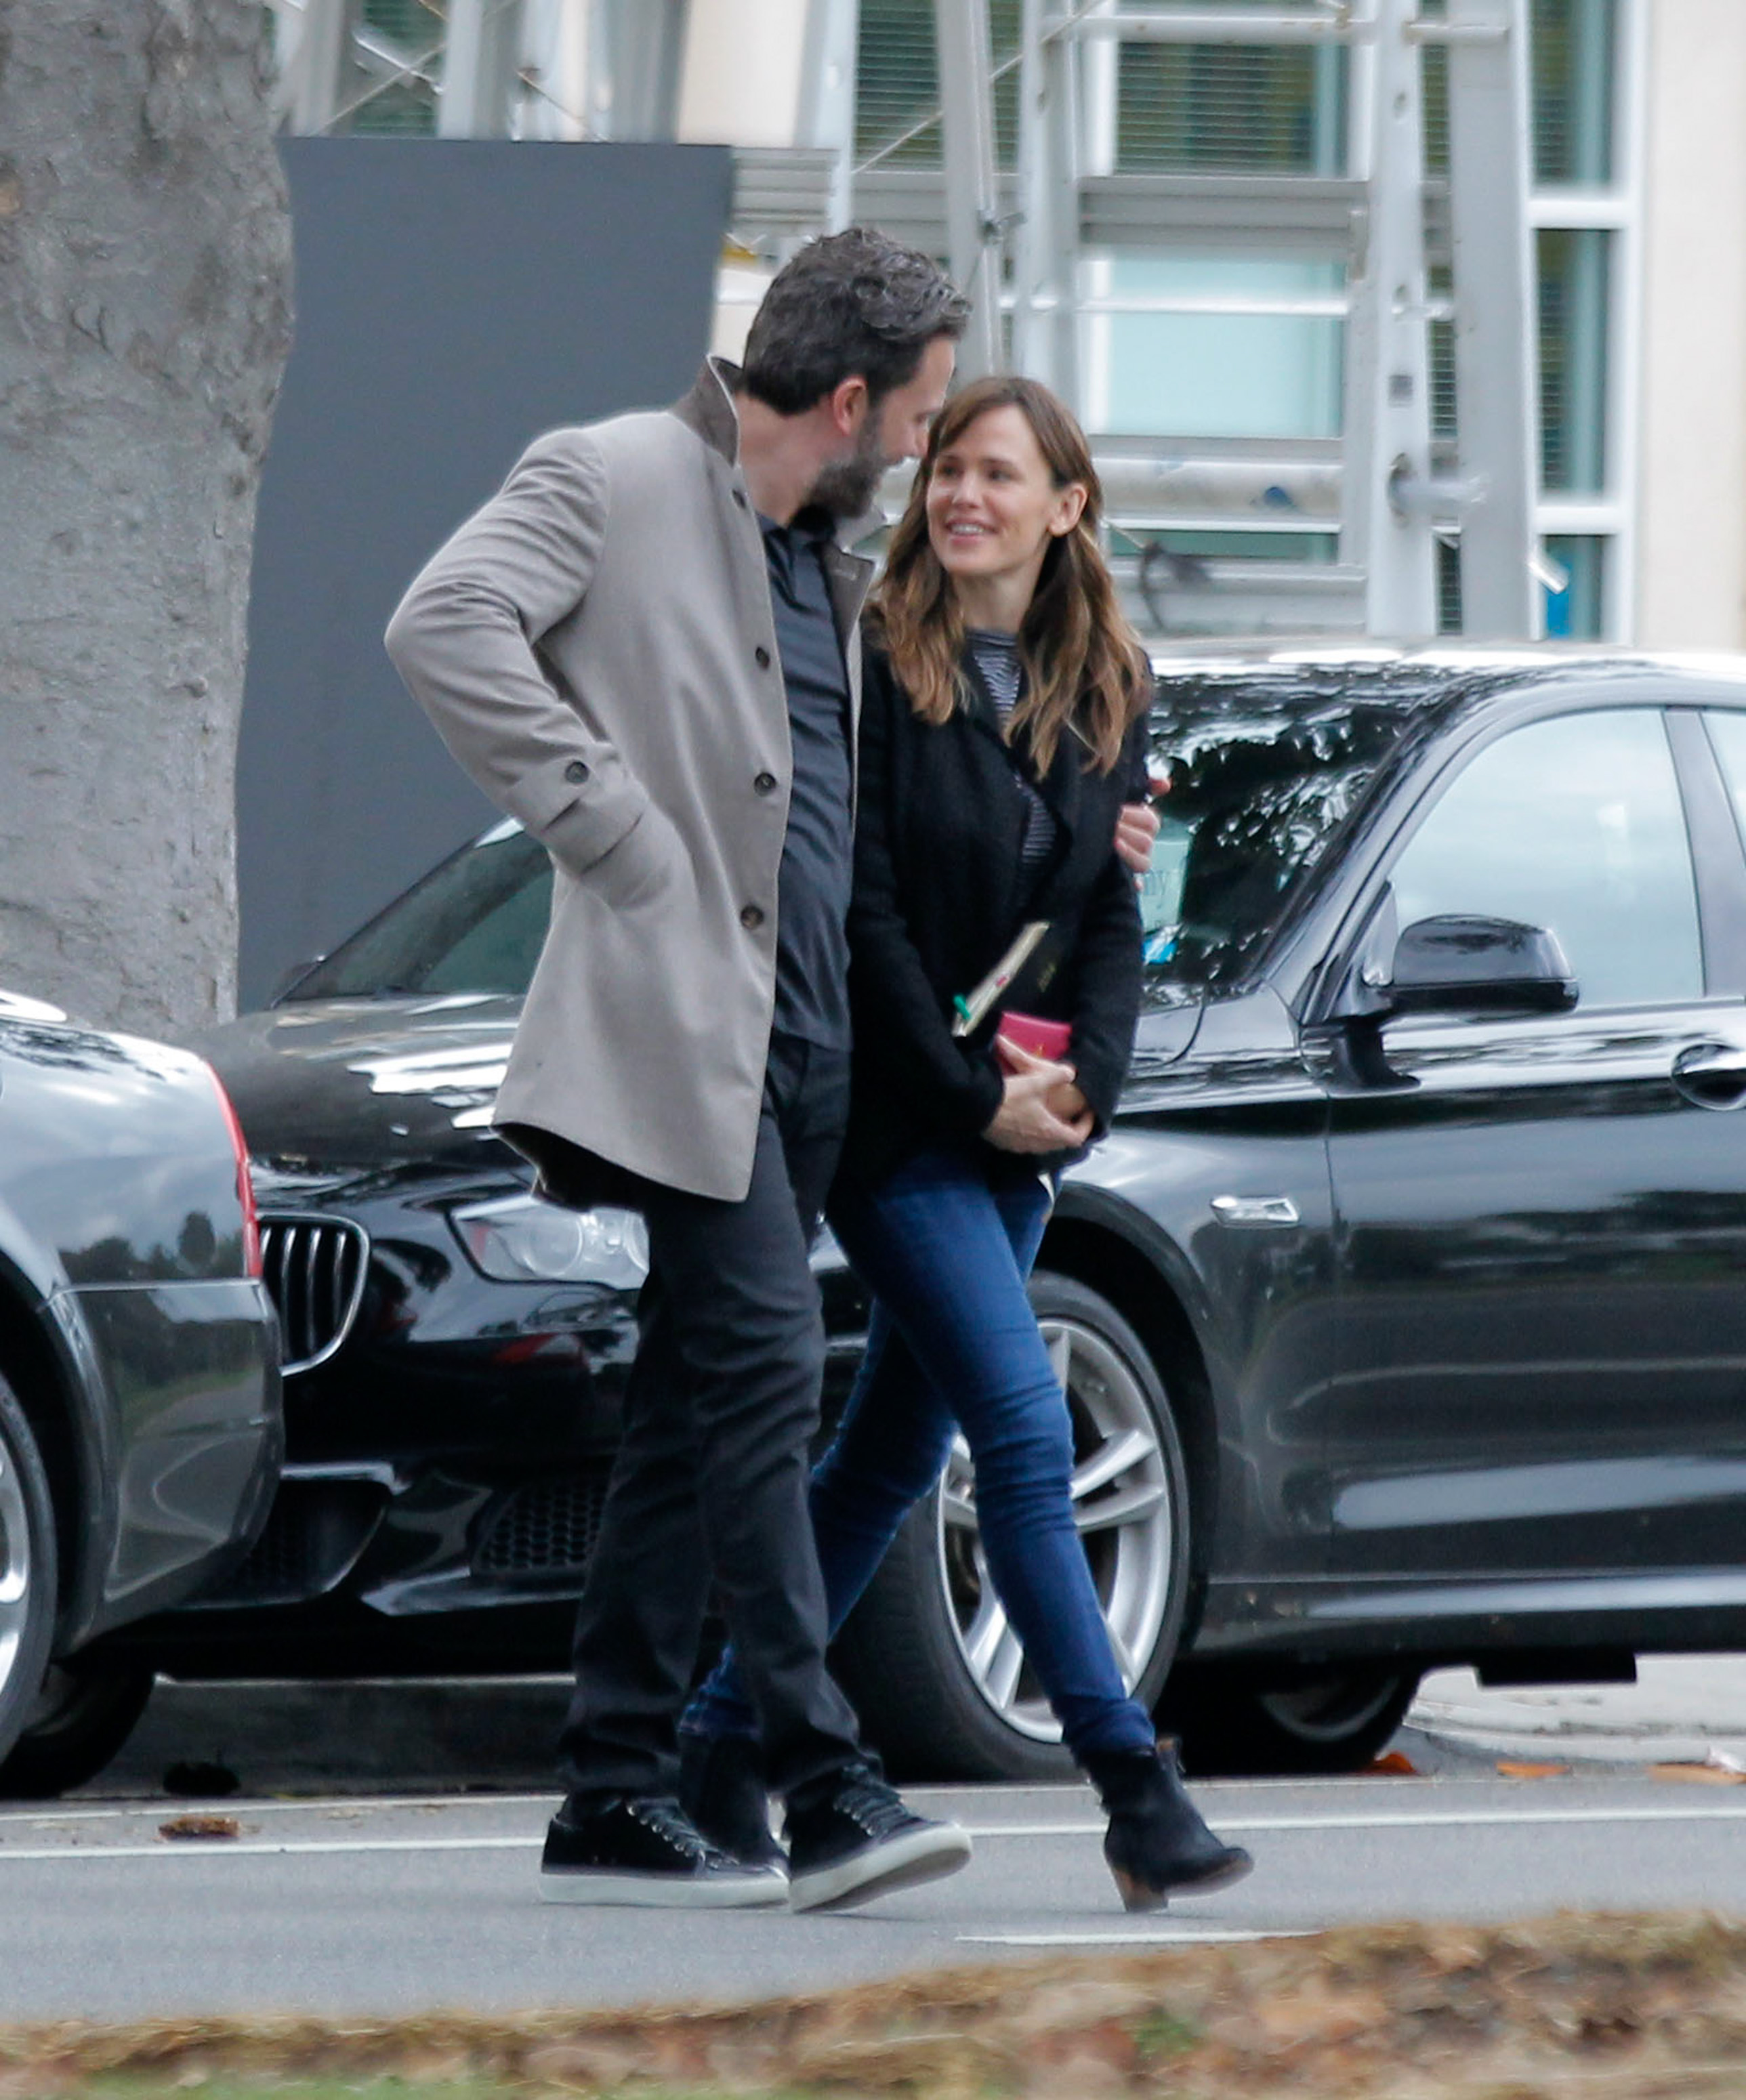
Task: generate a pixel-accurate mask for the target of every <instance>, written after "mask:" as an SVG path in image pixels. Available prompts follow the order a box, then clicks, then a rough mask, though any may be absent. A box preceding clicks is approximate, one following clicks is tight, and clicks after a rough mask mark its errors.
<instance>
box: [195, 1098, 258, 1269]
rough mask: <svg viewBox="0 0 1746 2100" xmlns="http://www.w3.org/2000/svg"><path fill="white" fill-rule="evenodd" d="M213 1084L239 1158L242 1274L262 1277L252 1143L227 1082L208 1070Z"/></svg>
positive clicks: (237, 1170)
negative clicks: (244, 1129)
mask: <svg viewBox="0 0 1746 2100" xmlns="http://www.w3.org/2000/svg"><path fill="white" fill-rule="evenodd" d="M206 1070H207V1072H208V1073H209V1074H210V1076H211V1079H212V1083H213V1085H214V1087H216V1088H217V1090H218V1096H219V1107H220V1108H221V1109H222V1110H223V1111H224V1124H225V1127H226V1129H228V1131H229V1132H230V1142H231V1150H232V1152H233V1153H234V1154H236V1198H237V1201H238V1202H241V1205H242V1271H243V1274H244V1275H245V1276H254V1277H259V1275H260V1274H261V1214H260V1211H259V1207H258V1206H257V1205H256V1203H255V1200H254V1175H253V1173H252V1172H251V1171H250V1167H249V1145H248V1140H246V1139H245V1137H244V1136H243V1134H242V1125H241V1123H239V1122H238V1121H237V1120H236V1110H235V1109H234V1108H233V1107H232V1105H231V1097H230V1096H229V1095H228V1093H226V1092H225V1091H224V1082H223V1080H222V1079H220V1078H219V1075H218V1074H217V1073H216V1072H214V1071H213V1070H212V1067H211V1066H210V1065H208V1066H207V1067H206Z"/></svg>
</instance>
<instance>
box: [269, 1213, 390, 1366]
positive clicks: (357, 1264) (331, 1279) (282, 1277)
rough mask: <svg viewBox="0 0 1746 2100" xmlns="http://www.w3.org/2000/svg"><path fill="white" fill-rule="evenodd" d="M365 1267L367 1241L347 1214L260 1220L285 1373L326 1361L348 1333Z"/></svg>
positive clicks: (359, 1299)
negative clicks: (339, 1216) (327, 1216)
mask: <svg viewBox="0 0 1746 2100" xmlns="http://www.w3.org/2000/svg"><path fill="white" fill-rule="evenodd" d="M261 1266H262V1268H263V1272H264V1277H265V1281H266V1284H267V1290H268V1291H269V1293H270V1294H271V1295H272V1301H273V1304H275V1305H276V1307H277V1308H278V1312H279V1332H280V1335H281V1340H282V1342H283V1344H284V1349H285V1359H284V1362H283V1364H282V1365H281V1370H284V1372H285V1374H286V1375H287V1376H290V1374H292V1373H293V1372H294V1371H307V1370H314V1368H315V1366H316V1365H317V1364H325V1362H326V1361H327V1360H328V1358H329V1357H330V1356H332V1355H333V1353H334V1351H335V1350H336V1349H337V1348H338V1347H339V1345H340V1343H342V1342H343V1341H344V1340H345V1339H346V1337H347V1335H348V1334H350V1332H351V1323H352V1321H354V1320H356V1317H358V1307H359V1305H360V1303H361V1302H362V1299H363V1296H364V1276H365V1270H366V1268H368V1267H369V1239H368V1238H367V1237H365V1232H364V1229H363V1228H362V1226H360V1225H355V1224H352V1222H351V1220H350V1219H349V1218H316V1217H292V1216H286V1215H284V1214H282V1213H281V1214H279V1215H266V1216H263V1218H262V1220H261Z"/></svg>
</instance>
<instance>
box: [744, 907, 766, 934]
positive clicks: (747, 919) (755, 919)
mask: <svg viewBox="0 0 1746 2100" xmlns="http://www.w3.org/2000/svg"><path fill="white" fill-rule="evenodd" d="M763 923H764V915H763V913H762V911H759V910H758V907H757V906H756V905H755V904H748V905H746V906H745V908H744V909H743V910H742V911H741V912H740V924H741V925H742V926H743V927H745V930H746V931H747V933H756V932H757V931H758V928H759V927H760V926H762V924H763Z"/></svg>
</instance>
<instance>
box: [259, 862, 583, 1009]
mask: <svg viewBox="0 0 1746 2100" xmlns="http://www.w3.org/2000/svg"><path fill="white" fill-rule="evenodd" d="M551 880H552V870H551V859H550V855H549V854H547V853H546V849H545V848H544V847H543V846H542V845H541V844H540V843H539V841H538V840H537V839H530V838H529V837H528V836H527V834H526V833H525V832H523V831H521V830H519V828H510V827H501V828H499V829H498V830H497V831H495V832H489V833H488V834H487V835H486V836H485V837H484V838H483V839H478V840H475V841H474V843H473V844H472V845H470V846H464V847H462V849H461V851H460V852H459V853H457V854H451V855H450V857H449V858H448V859H447V860H445V861H444V862H441V863H440V865H439V866H438V867H434V868H432V869H431V872H430V873H429V874H428V875H427V876H425V878H424V879H423V880H422V882H417V883H414V884H413V887H412V888H411V889H409V890H408V891H407V892H406V893H405V895H404V896H403V897H397V898H396V899H395V901H394V902H393V903H391V905H389V906H388V907H387V910H386V911H381V912H378V915H376V917H375V918H374V919H373V920H370V922H369V924H368V925H367V926H365V927H364V928H362V929H360V931H359V932H358V933H354V934H353V935H352V937H351V939H350V940H349V941H347V942H346V943H345V944H344V946H342V947H338V948H336V949H335V950H334V953H333V954H332V955H329V957H328V959H327V960H326V961H325V962H324V963H321V964H318V965H317V966H316V968H314V969H313V970H312V971H311V972H310V973H309V974H308V975H307V977H302V978H300V979H299V980H298V982H297V984H296V985H295V986H294V987H293V989H292V990H291V991H290V994H289V995H288V996H289V998H290V999H291V1000H292V1001H296V1000H298V999H378V998H381V997H383V996H385V995H387V994H389V993H392V992H465V991H471V992H502V993H507V994H509V995H511V996H512V997H515V998H519V997H520V995H522V994H523V993H524V992H525V991H526V990H527V989H528V982H529V980H530V979H531V978H532V977H533V966H534V964H536V963H537V961H538V960H539V955H540V947H541V943H542V942H543V941H544V940H545V938H546V920H547V919H548V917H549V916H550V911H551Z"/></svg>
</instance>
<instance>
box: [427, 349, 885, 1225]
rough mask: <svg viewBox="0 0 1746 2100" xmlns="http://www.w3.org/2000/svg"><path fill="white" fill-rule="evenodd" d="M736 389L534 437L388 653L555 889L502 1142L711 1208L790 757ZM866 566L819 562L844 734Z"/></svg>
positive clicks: (740, 1171) (766, 992)
mask: <svg viewBox="0 0 1746 2100" xmlns="http://www.w3.org/2000/svg"><path fill="white" fill-rule="evenodd" d="M734 377H735V374H734V370H733V368H732V366H731V365H722V364H718V363H716V362H715V361H714V360H712V364H711V365H709V366H706V367H705V369H704V370H703V372H702V373H701V374H700V375H699V377H698V381H697V384H696V386H695V387H694V388H693V389H692V391H691V393H690V394H688V395H687V396H686V398H685V399H683V401H681V402H680V403H679V404H678V405H677V407H676V408H673V409H671V410H660V411H656V412H650V413H646V414H639V415H630V416H619V417H613V418H612V419H611V420H610V421H606V422H602V423H595V424H590V425H587V426H583V427H581V428H579V429H574V430H555V431H553V432H551V433H550V435H547V436H546V437H543V438H541V439H538V440H537V442H536V443H534V444H533V445H532V446H530V447H529V448H528V451H527V452H525V453H524V455H523V457H522V458H521V460H520V461H519V463H518V464H517V465H516V466H515V470H514V471H513V473H511V475H510V478H509V479H508V480H507V481H506V483H504V485H503V487H502V489H501V490H500V491H499V492H498V493H497V495H496V496H493V498H492V499H491V501H489V502H488V503H487V504H486V505H485V506H484V509H483V510H480V512H479V513H478V514H476V515H475V517H473V518H470V519H469V520H468V521H467V523H466V524H464V525H463V526H462V527H461V529H460V530H459V532H457V533H456V534H455V536H454V537H453V539H451V540H449V542H448V543H447V545H444V547H442V548H441V549H439V551H438V552H437V553H436V554H435V555H434V556H433V557H432V558H431V561H430V562H428V563H427V566H426V567H425V568H424V569H423V571H422V572H421V574H420V575H419V576H418V577H417V579H416V580H414V582H413V585H412V587H411V589H409V591H408V592H407V593H406V596H405V598H404V600H403V601H402V602H401V603H400V607H399V609H398V610H397V611H396V613H395V615H394V618H393V620H391V622H390V624H389V627H388V633H387V646H388V653H389V655H391V657H392V658H393V660H394V662H395V664H396V668H398V670H399V671H400V675H401V677H403V678H404V680H405V682H406V683H407V685H408V686H409V688H410V690H412V692H413V695H414V696H415V697H416V698H417V699H418V701H419V702H420V703H421V704H422V706H423V707H424V708H425V709H426V711H427V712H428V713H429V715H430V717H431V720H432V721H434V722H435V725H436V726H437V728H438V729H439V730H440V731H441V733H442V735H443V738H444V741H445V742H446V743H447V744H448V745H449V749H450V750H451V751H452V752H453V753H454V755H455V757H457V759H458V760H459V761H460V762H461V764H462V765H463V766H464V767H465V768H466V770H467V771H468V772H469V773H470V774H471V775H472V777H473V779H475V781H477V782H478V783H479V785H480V787H482V788H483V789H484V792H486V794H487V795H488V796H490V797H491V799H492V800H493V801H494V802H496V803H497V805H499V806H500V807H501V808H502V809H504V810H506V811H507V812H508V813H509V814H511V816H513V817H515V818H519V821H520V822H521V823H522V824H524V826H525V827H526V828H527V829H528V831H529V832H532V833H533V835H534V836H536V837H537V838H538V839H540V840H541V841H542V842H543V843H544V845H546V848H547V849H548V850H549V851H550V854H551V857H552V860H553V862H554V864H555V869H556V880H555V883H554V885H553V892H552V915H551V924H550V929H549V931H548V933H547V934H546V946H545V949H544V951H543V952H542V953H541V957H540V962H539V967H538V968H537V970H536V971H535V973H534V977H533V986H532V987H531V989H530V990H529V991H528V1003H527V1006H526V1008H525V1010H524V1012H523V1015H522V1019H521V1025H520V1026H519V1029H518V1030H516V1034H515V1048H514V1050H513V1052H511V1057H510V1061H509V1070H508V1072H507V1074H506V1076H505V1079H504V1082H503V1086H502V1092H500V1093H499V1095H498V1096H497V1110H496V1115H495V1121H496V1123H497V1126H498V1127H500V1128H502V1127H511V1131H512V1133H513V1135H514V1136H515V1138H516V1140H517V1142H518V1143H520V1144H521V1145H523V1149H525V1150H528V1151H530V1152H533V1153H534V1154H536V1155H540V1154H541V1144H540V1141H539V1136H538V1134H539V1133H552V1134H555V1136H559V1137H560V1138H563V1139H566V1140H568V1141H569V1144H571V1145H579V1146H581V1147H582V1148H584V1149H585V1150H586V1152H588V1153H590V1154H594V1155H595V1156H596V1157H597V1158H600V1159H603V1160H606V1161H608V1162H612V1163H613V1164H615V1165H617V1166H618V1167H627V1168H629V1169H630V1170H631V1171H633V1172H634V1173H637V1174H640V1175H643V1176H647V1177H648V1179H650V1180H655V1181H658V1182H662V1183H665V1184H666V1185H670V1186H671V1187H674V1188H678V1189H689V1190H692V1192H694V1193H696V1194H699V1195H704V1196H712V1197H716V1198H722V1199H724V1200H728V1201H738V1200H739V1199H740V1198H741V1197H743V1196H744V1195H745V1192H746V1189H747V1188H748V1187H749V1185H750V1181H751V1173H752V1153H753V1147H754V1144H755V1142H756V1138H757V1132H758V1113H759V1107H760V1103H761V1101H762V1092H763V1081H764V1063H765V1058H766V1054H767V1049H768V1046H769V1039H770V1028H771V1015H772V1013H773V1012H774V1010H775V1003H776V876H777V870H778V868H779V867H780V862H781V858H782V841H783V836H784V834H785V831H786V828H787V824H788V802H789V779H790V763H791V761H790V750H789V719H788V704H787V699H786V695H785V691H784V688H783V682H782V666H781V663H780V659H779V657H778V655H777V652H776V627H775V620H774V617H773V615H772V613H771V603H770V586H769V581H768V578H767V573H766V570H765V566H764V549H763V540H762V535H761V533H760V532H759V529H758V518H757V515H756V514H755V512H754V510H753V508H752V505H751V501H750V499H749V496H748V495H747V493H746V489H745V478H744V476H743V474H741V472H740V466H739V435H740V432H739V421H738V418H737V417H736V414H735V412H734V408H733V403H732V396H731V395H730V393H729V391H728V386H730V385H731V384H732V381H733V379H734ZM826 567H827V570H828V572H829V584H830V591H831V599H832V603H833V608H834V610H835V613H836V617H837V624H838V632H839V633H840V635H841V637H842V642H843V647H844V654H845V656H846V659H847V662H848V666H849V686H850V694H851V706H852V708H853V710H854V712H855V717H856V718H857V719H858V718H859V712H860V651H859V650H858V649H856V648H855V647H852V646H851V642H852V640H853V637H854V633H855V621H856V619H857V618H858V616H859V615H860V607H861V602H862V600H863V598H864V597H865V595H866V592H867V587H868V585H869V582H870V580H871V578H872V574H873V564H872V562H867V561H864V560H862V559H860V558H858V557H857V556H855V555H852V554H846V553H845V552H843V551H842V549H836V548H833V549H830V550H829V553H828V554H827V557H826ZM529 1132H532V1133H533V1134H534V1136H533V1142H531V1143H530V1142H528V1133H529Z"/></svg>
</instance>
